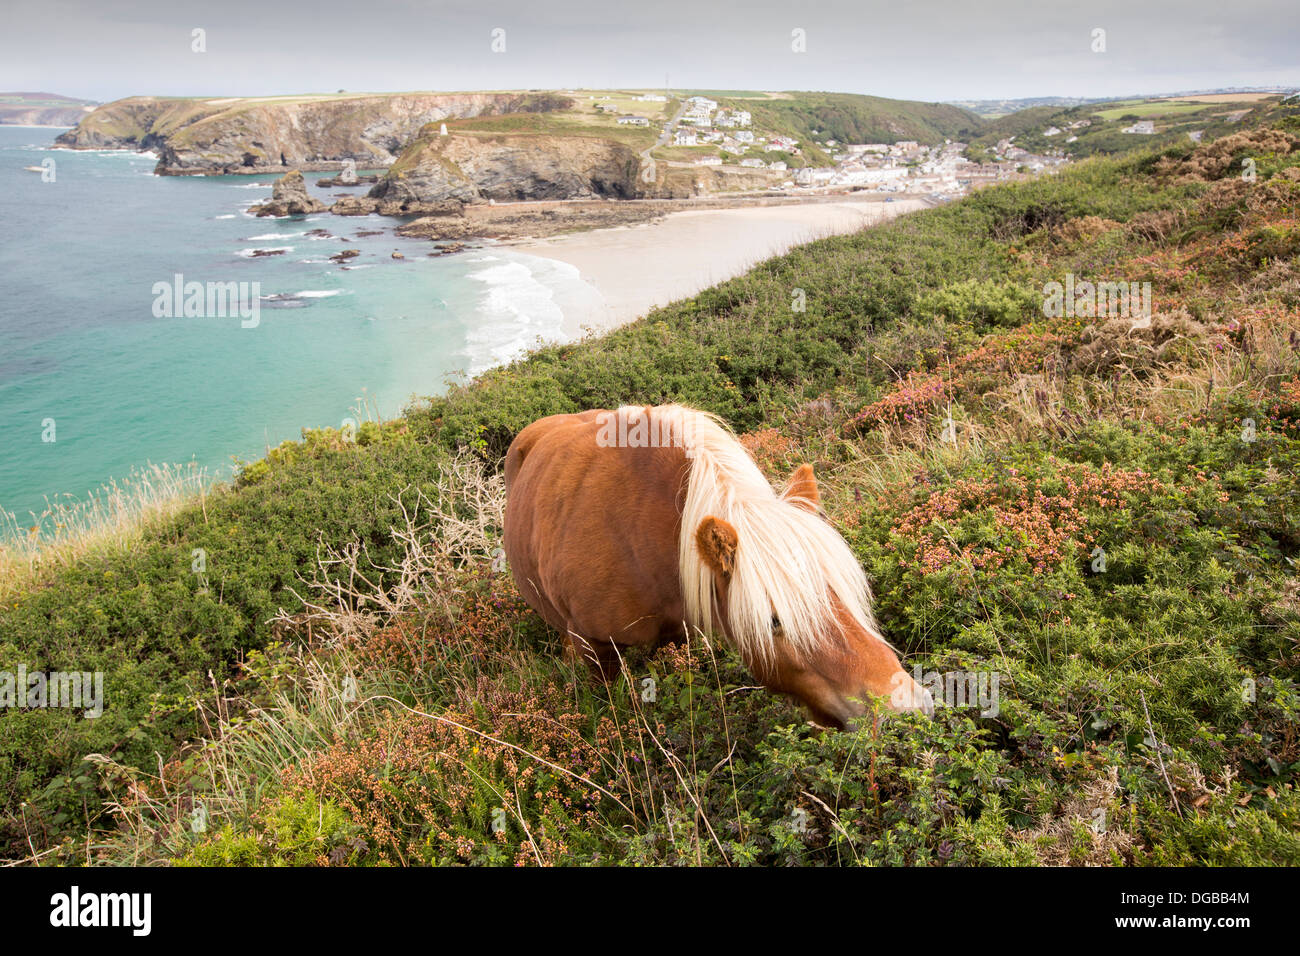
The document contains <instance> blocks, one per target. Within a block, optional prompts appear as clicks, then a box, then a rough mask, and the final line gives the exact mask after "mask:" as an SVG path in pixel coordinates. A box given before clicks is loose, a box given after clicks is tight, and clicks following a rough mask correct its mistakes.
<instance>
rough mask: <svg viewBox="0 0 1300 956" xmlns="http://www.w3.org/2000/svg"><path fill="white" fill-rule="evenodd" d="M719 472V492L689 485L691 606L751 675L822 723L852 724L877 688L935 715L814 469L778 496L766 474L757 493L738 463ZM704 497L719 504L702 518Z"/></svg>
mask: <svg viewBox="0 0 1300 956" xmlns="http://www.w3.org/2000/svg"><path fill="white" fill-rule="evenodd" d="M700 457H702V456H697V459H696V464H695V466H694V467H701V465H700ZM704 467H705V468H706V469H708V468H709V463H708V461H707V459H706V461H705V463H704ZM724 470H730V469H724ZM754 473H755V474H758V475H759V477H760V478H761V473H759V472H758V470H757V468H754ZM699 477H701V478H704V479H707V480H710V481H718V480H720V479H721V478H723V475H721V474H716V475H702V476H699ZM726 477H727V478H729V479H732V480H733V483H732V484H731V485H730V486H727V485H722V486H721V487H723V488H724V489H725V490H724V491H723V492H722V493H721V494H718V493H716V492H715V493H706V492H705V490H704V489H703V488H701V489H699V494H698V496H697V495H696V490H695V489H691V490H690V491H688V496H687V497H688V502H687V507H686V516H688V520H692V522H693V528H694V533H693V535H692V539H693V540H692V542H691V544H692V545H693V547H694V550H695V553H696V554H697V555H698V558H699V560H698V561H697V562H693V564H694V567H695V569H697V570H698V572H699V573H698V577H697V580H696V581H694V582H691V581H685V575H684V583H685V584H686V586H687V594H686V601H687V607H688V609H692V607H693V605H694V606H695V608H698V609H699V610H700V611H701V614H700V617H701V618H702V619H704V620H712V621H715V622H717V623H718V624H720V625H721V628H722V630H724V631H725V632H726V635H727V637H728V638H729V639H730V641H731V642H732V644H733V645H735V646H736V647H737V648H738V649H739V650H740V652H741V654H742V656H743V657H744V658H745V662H746V664H747V665H748V666H749V668H750V669H751V670H752V671H753V672H754V674H755V675H756V676H757V677H759V678H760V679H761V680H762V681H763V682H764V683H765V684H767V686H769V687H771V688H772V689H774V690H778V691H781V692H784V693H787V694H790V695H792V696H794V697H796V698H797V699H799V700H800V701H802V702H803V703H804V704H805V705H806V706H807V707H808V709H809V710H810V711H811V712H812V714H813V717H814V718H815V719H816V720H817V721H818V722H819V723H823V724H827V725H831V726H836V727H851V726H853V725H854V723H855V722H856V719H857V718H858V717H861V716H862V715H863V714H864V713H866V712H867V710H868V708H870V707H871V706H872V704H873V701H874V700H875V699H878V698H883V699H884V701H885V703H886V705H887V706H888V707H890V708H892V709H893V710H896V711H923V712H924V713H926V714H927V715H930V714H933V712H934V702H933V699H932V698H931V696H930V694H929V692H927V691H926V690H924V689H923V688H921V687H920V685H918V684H917V683H916V681H914V680H913V679H912V677H911V676H910V675H909V674H908V673H907V672H906V671H904V670H903V668H902V666H901V665H900V664H899V661H898V656H897V654H895V653H894V650H893V648H892V647H890V645H889V644H888V643H887V642H886V641H885V639H884V638H883V637H882V636H881V634H880V631H879V629H878V628H877V626H876V623H875V620H874V618H873V616H872V613H871V592H870V587H869V585H868V583H867V578H866V575H865V574H864V573H863V571H862V567H861V565H860V564H859V563H858V561H857V559H856V557H854V555H853V553H852V551H851V550H850V549H849V547H848V545H847V544H846V543H845V541H844V539H843V538H842V537H840V535H839V534H838V533H837V532H836V531H835V530H834V529H833V528H832V527H831V526H830V524H829V523H828V522H827V521H826V519H825V517H824V515H823V514H822V511H821V505H820V496H819V493H818V490H817V480H816V478H815V477H814V476H813V470H812V467H811V466H809V465H802V466H801V467H800V468H799V469H798V470H796V471H795V473H794V476H793V477H792V478H791V480H790V483H789V485H788V486H787V487H786V489H785V491H784V493H783V494H781V495H780V496H776V495H774V494H773V492H772V490H771V486H769V485H767V484H766V481H763V486H764V487H765V489H766V494H763V493H762V489H760V488H757V487H750V488H744V487H740V488H738V487H736V485H735V483H734V479H735V478H736V477H737V475H736V474H735V472H734V471H733V472H732V473H731V474H728V475H726ZM742 477H743V473H742ZM692 484H694V480H692ZM714 487H715V488H717V487H720V486H718V485H715V486H714ZM692 498H697V500H695V501H691V499H692ZM710 498H711V499H712V503H713V505H714V506H715V507H716V510H717V511H718V512H720V513H713V512H712V511H710V512H709V513H707V514H704V515H703V516H702V517H698V516H699V514H700V512H701V510H702V509H704V508H705V507H706V503H707V502H708V500H709V499H710ZM692 506H694V510H695V514H694V515H693V514H692ZM683 530H684V531H685V530H686V529H685V528H684V529H683ZM684 569H685V565H684ZM706 591H707V594H706V593H705V592H706ZM706 612H707V613H706Z"/></svg>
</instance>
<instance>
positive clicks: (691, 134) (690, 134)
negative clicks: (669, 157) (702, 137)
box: [673, 129, 699, 146]
mask: <svg viewBox="0 0 1300 956" xmlns="http://www.w3.org/2000/svg"><path fill="white" fill-rule="evenodd" d="M698 142H699V137H698V136H696V135H695V130H693V129H679V130H678V131H677V132H676V133H674V134H673V145H674V146H694V145H696V144H697V143H698Z"/></svg>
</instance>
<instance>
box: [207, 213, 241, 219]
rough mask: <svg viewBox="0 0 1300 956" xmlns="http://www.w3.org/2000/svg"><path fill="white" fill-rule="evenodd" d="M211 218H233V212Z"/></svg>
mask: <svg viewBox="0 0 1300 956" xmlns="http://www.w3.org/2000/svg"><path fill="white" fill-rule="evenodd" d="M212 218H213V219H234V218H235V214H234V213H233V212H228V213H226V214H225V215H224V216H213V217H212Z"/></svg>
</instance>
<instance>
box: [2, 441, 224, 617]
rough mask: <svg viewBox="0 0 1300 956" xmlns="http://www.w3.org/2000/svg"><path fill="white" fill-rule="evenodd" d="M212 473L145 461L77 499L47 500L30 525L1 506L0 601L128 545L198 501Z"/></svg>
mask: <svg viewBox="0 0 1300 956" xmlns="http://www.w3.org/2000/svg"><path fill="white" fill-rule="evenodd" d="M211 483H212V481H211V476H210V475H209V474H208V473H207V471H206V470H205V469H203V468H200V467H199V466H197V465H148V466H146V467H144V468H139V469H136V470H134V471H133V472H132V473H131V476H130V477H129V478H127V479H125V480H124V481H122V482H118V481H113V482H111V483H110V484H107V485H105V486H103V487H102V488H100V489H99V490H98V491H96V492H93V493H91V494H89V495H87V496H86V497H85V498H84V499H77V498H74V497H72V496H71V495H64V496H62V497H60V498H55V499H54V500H51V499H50V498H48V497H47V498H46V499H45V510H44V511H42V512H41V513H40V514H39V515H33V521H32V523H31V524H26V523H24V522H20V521H19V520H18V519H17V517H16V516H15V515H13V514H11V513H9V512H7V511H0V602H4V601H5V600H6V599H7V598H9V597H10V596H12V595H14V594H17V593H21V592H23V591H25V590H27V589H29V588H30V587H32V585H34V584H36V583H37V582H39V581H40V580H41V579H42V578H43V576H44V575H45V574H46V573H47V572H49V571H52V570H56V569H58V568H63V567H68V566H70V565H72V564H74V563H75V562H77V561H79V560H81V559H84V558H86V557H89V556H92V555H95V554H99V553H105V552H114V551H122V550H125V549H127V548H129V547H131V546H132V544H134V543H135V542H136V541H138V540H139V539H140V537H141V534H142V533H143V532H144V531H145V530H146V529H147V528H149V527H150V526H152V525H153V524H155V523H156V522H158V521H160V520H162V519H165V518H168V517H170V516H171V515H174V514H176V513H177V512H178V511H180V510H181V509H182V508H185V507H186V506H188V505H190V504H193V503H195V502H196V501H197V502H198V503H199V504H200V506H201V505H202V502H203V500H204V496H205V495H206V493H207V491H208V489H209V487H210V486H211Z"/></svg>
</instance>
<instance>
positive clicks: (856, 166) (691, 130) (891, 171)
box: [589, 93, 1086, 202]
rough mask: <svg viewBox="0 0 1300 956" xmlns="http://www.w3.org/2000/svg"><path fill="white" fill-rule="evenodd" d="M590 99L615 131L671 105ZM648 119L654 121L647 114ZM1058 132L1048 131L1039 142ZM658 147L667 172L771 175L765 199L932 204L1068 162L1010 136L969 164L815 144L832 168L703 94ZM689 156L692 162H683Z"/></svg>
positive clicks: (874, 147) (951, 152) (667, 127)
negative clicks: (883, 197)
mask: <svg viewBox="0 0 1300 956" xmlns="http://www.w3.org/2000/svg"><path fill="white" fill-rule="evenodd" d="M589 98H590V100H591V101H592V102H593V104H594V107H595V111H596V112H597V113H601V114H610V115H616V116H617V123H618V124H619V125H621V126H633V127H648V126H651V125H654V124H655V123H657V122H664V121H663V119H662V114H663V113H664V111H665V110H666V109H667V105H668V103H669V102H670V100H669V97H668V96H667V95H665V94H662V93H641V94H637V95H635V96H633V97H632V100H633V106H632V109H631V110H628V111H626V112H624V111H622V110H621V109H620V107H623V106H627V105H628V104H627V103H626V102H620V99H621V98H616V97H614V96H611V95H608V94H591V95H590V96H589ZM642 104H644V105H642ZM638 110H639V111H638ZM647 112H658V113H660V116H659V117H655V116H650V115H645V114H646V113H647ZM1084 125H1086V121H1084ZM1063 132H1064V131H1062V130H1058V129H1055V128H1052V129H1051V130H1046V131H1044V135H1045V136H1051V135H1055V134H1059V133H1063ZM659 143H660V144H661V145H663V146H669V147H672V149H671V150H669V151H668V155H667V158H666V160H665V161H666V162H667V163H668V164H669V165H670V166H679V167H680V166H696V167H710V166H712V167H727V166H730V167H734V168H735V169H737V170H749V171H766V172H768V173H773V174H776V175H774V176H772V180H773V181H772V183H771V185H769V186H768V187H767V189H768V190H769V191H771V192H783V193H789V194H794V195H798V194H816V193H838V192H845V191H852V192H863V191H866V192H876V193H882V194H889V195H895V194H908V195H911V196H922V197H926V198H928V199H929V200H931V201H932V202H946V201H950V200H952V199H956V198H957V197H959V196H962V195H965V194H966V193H967V192H969V191H970V190H972V189H975V188H978V187H980V186H983V185H987V184H989V183H995V182H1000V181H1005V180H1008V179H1012V178H1014V177H1017V176H1020V175H1026V174H1034V173H1041V172H1043V171H1045V170H1049V169H1052V168H1055V167H1059V166H1062V165H1065V164H1066V163H1068V162H1069V160H1068V158H1067V157H1066V156H1065V154H1064V152H1063V151H1062V150H1058V149H1051V150H1048V151H1045V152H1042V153H1034V152H1030V151H1029V150H1026V149H1022V148H1020V147H1018V146H1016V145H1015V137H1014V136H1013V137H1010V138H1008V139H1004V140H1002V141H1001V142H999V143H998V144H997V149H996V151H995V152H994V154H993V161H992V162H984V163H976V162H972V161H970V160H969V159H967V158H966V157H965V156H964V155H963V154H964V151H965V149H966V144H965V143H961V142H955V141H953V140H945V141H944V142H943V143H942V144H938V145H924V144H921V143H918V142H916V141H915V140H900V141H898V142H894V143H841V142H838V141H836V140H835V139H830V138H827V139H820V140H816V141H815V142H814V143H813V145H815V146H816V147H817V151H818V154H819V158H820V156H829V157H830V160H831V164H830V165H826V164H822V163H819V162H809V161H807V159H806V154H805V152H804V146H803V144H801V143H800V141H799V140H798V139H796V138H794V137H792V136H789V135H782V134H778V133H773V132H770V131H765V130H762V129H759V128H757V127H756V126H755V123H754V119H753V116H752V114H751V112H750V111H748V110H745V109H742V108H739V107H735V106H727V105H722V104H720V103H719V102H718V101H717V100H715V99H712V98H710V97H708V96H702V95H695V96H689V97H687V98H685V99H684V100H682V101H681V105H680V109H679V110H678V112H677V114H676V115H675V116H673V117H671V118H670V119H668V120H667V121H666V122H664V125H663V127H662V129H661V136H660V139H659ZM687 151H689V152H692V153H695V154H697V155H694V156H692V157H691V158H689V159H688V158H685V157H684V156H683V153H684V152H687ZM652 152H653V151H652ZM778 157H780V158H778Z"/></svg>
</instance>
